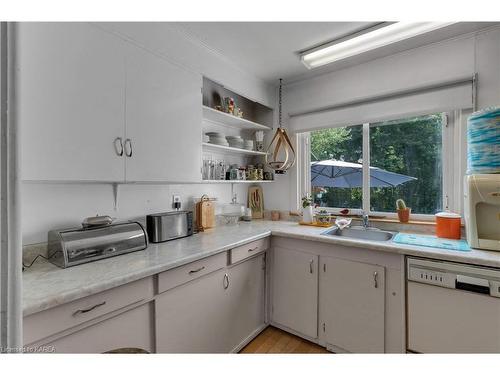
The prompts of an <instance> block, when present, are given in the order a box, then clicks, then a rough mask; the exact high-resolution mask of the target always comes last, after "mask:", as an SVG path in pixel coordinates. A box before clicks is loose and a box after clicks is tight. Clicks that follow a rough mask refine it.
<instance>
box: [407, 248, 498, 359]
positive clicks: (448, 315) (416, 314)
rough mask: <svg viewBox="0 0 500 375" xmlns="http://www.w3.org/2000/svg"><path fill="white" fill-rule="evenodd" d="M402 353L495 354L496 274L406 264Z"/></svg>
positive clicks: (475, 268) (410, 261)
mask: <svg viewBox="0 0 500 375" xmlns="http://www.w3.org/2000/svg"><path fill="white" fill-rule="evenodd" d="M406 277H407V306H408V307H407V308H408V310H407V319H408V321H407V327H408V332H407V333H408V342H407V344H408V345H407V350H408V351H409V352H417V353H500V269H495V268H487V267H479V266H472V265H466V264H461V263H452V262H444V261H437V260H426V259H418V258H407V276H406Z"/></svg>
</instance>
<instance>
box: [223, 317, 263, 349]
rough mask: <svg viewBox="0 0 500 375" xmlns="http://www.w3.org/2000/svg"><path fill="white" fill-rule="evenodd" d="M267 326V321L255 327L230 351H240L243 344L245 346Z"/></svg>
mask: <svg viewBox="0 0 500 375" xmlns="http://www.w3.org/2000/svg"><path fill="white" fill-rule="evenodd" d="M267 327H269V324H267V323H264V324H263V325H261V326H260V327H259V328H257V329H256V330H255V331H253V332H252V333H251V334H250V335H249V336H248V337H247V338H246V339H245V340H243V341H242V342H241V343H239V344H238V345H237V346H236V347H235V348H234V349H233V350H231V352H230V353H239V352H240V351H241V349H243V348H244V347H245V346H247V345H248V344H249V343H250V342H251V341H252V340H253V339H254V338H256V337H257V336H258V335H259V334H260V333H261V332H262V331H263V330H265V329H266V328H267Z"/></svg>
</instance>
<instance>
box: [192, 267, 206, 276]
mask: <svg viewBox="0 0 500 375" xmlns="http://www.w3.org/2000/svg"><path fill="white" fill-rule="evenodd" d="M204 269H205V266H203V267H200V268H198V269H197V270H191V271H189V274H190V275H192V274H193V273H196V272H200V271H202V270H204Z"/></svg>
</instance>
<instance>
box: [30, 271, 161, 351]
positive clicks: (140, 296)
mask: <svg viewBox="0 0 500 375" xmlns="http://www.w3.org/2000/svg"><path fill="white" fill-rule="evenodd" d="M153 294H154V293H153V278H152V277H148V278H144V279H141V280H138V281H134V282H131V283H129V284H126V285H123V286H119V287H117V288H113V289H110V290H106V291H104V292H101V293H97V294H94V295H91V296H88V297H84V298H80V299H78V300H76V301H73V302H68V303H65V304H64V305H61V306H57V307H54V308H52V309H48V310H44V311H41V312H38V313H35V314H32V315H28V316H26V317H25V318H24V320H23V328H24V329H23V331H24V333H23V335H24V344H25V345H26V344H30V343H32V342H35V341H39V340H41V339H43V338H46V337H49V336H52V335H54V334H56V333H59V332H62V331H64V330H66V329H69V328H72V327H75V326H77V325H79V324H82V323H85V322H87V321H89V320H91V319H94V318H97V317H100V316H102V315H104V314H107V313H110V312H113V311H116V310H118V309H121V308H123V307H126V306H129V305H132V304H134V303H137V302H140V301H146V300H148V299H151V298H152V297H153Z"/></svg>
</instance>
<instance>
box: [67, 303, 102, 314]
mask: <svg viewBox="0 0 500 375" xmlns="http://www.w3.org/2000/svg"><path fill="white" fill-rule="evenodd" d="M105 304H106V301H104V302H101V303H98V304H97V305H94V306H92V307H89V308H88V309H80V310H76V311H75V312H74V313H73V316H76V315H78V314H85V313H88V312H89V311H92V310H94V309H96V308H98V307H99V306H104V305H105Z"/></svg>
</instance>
